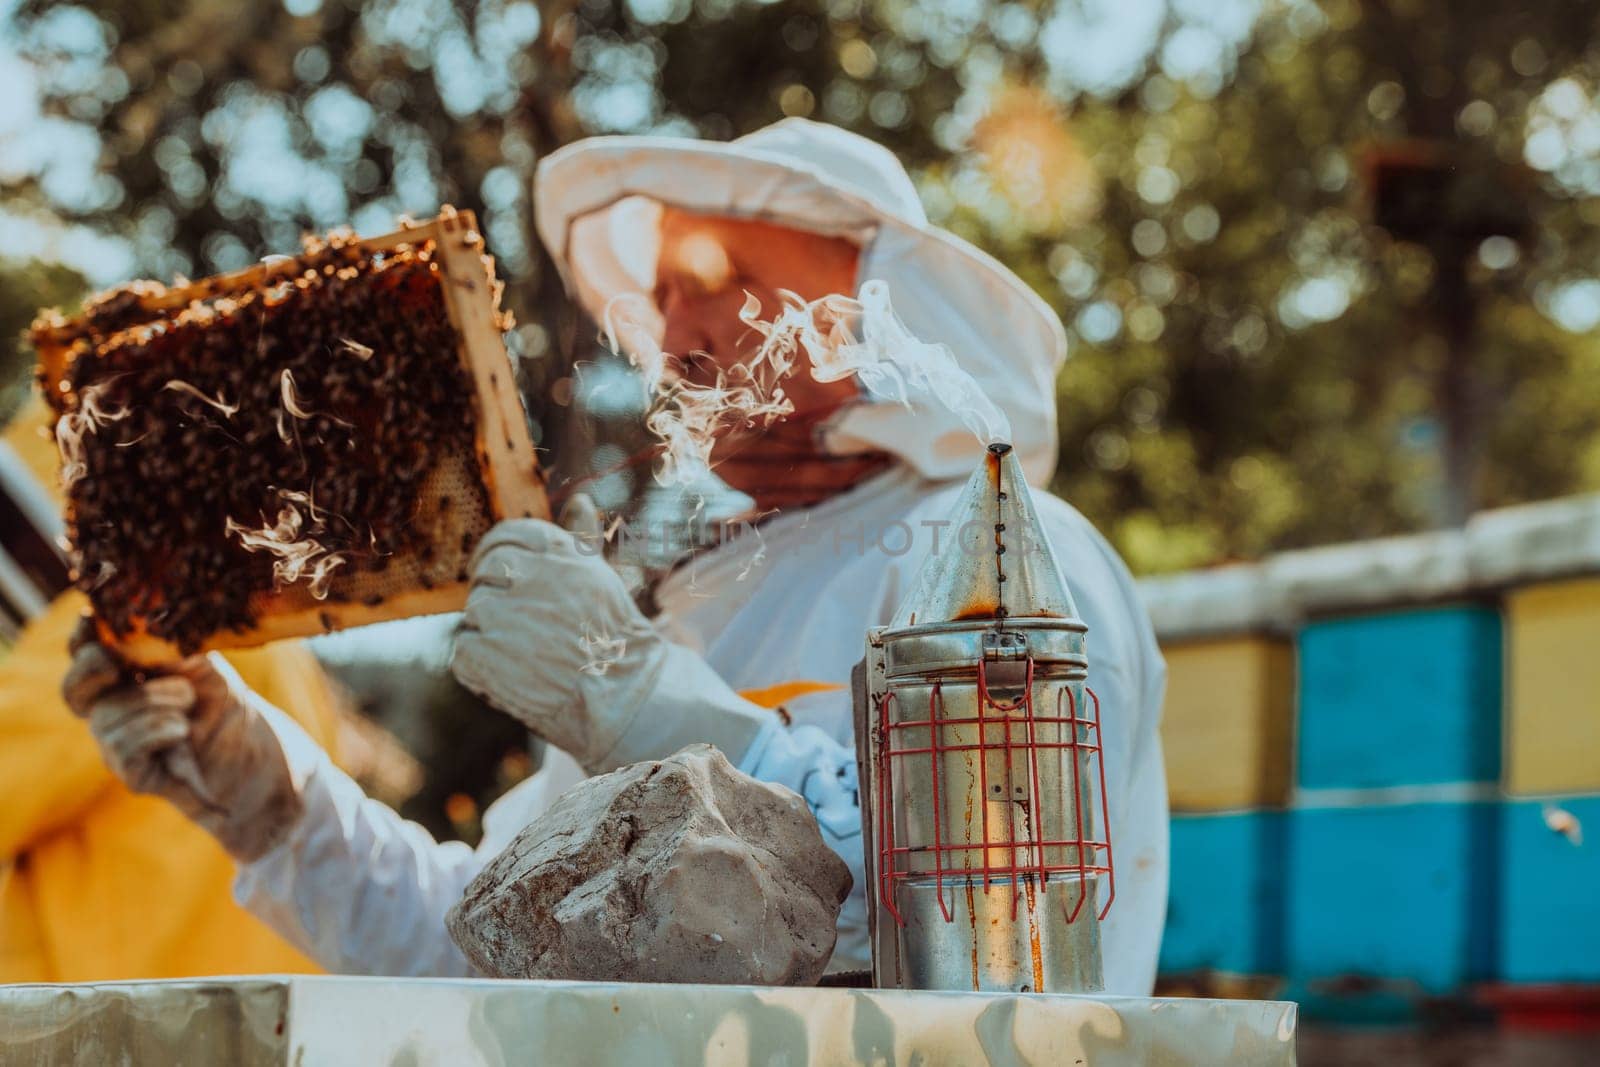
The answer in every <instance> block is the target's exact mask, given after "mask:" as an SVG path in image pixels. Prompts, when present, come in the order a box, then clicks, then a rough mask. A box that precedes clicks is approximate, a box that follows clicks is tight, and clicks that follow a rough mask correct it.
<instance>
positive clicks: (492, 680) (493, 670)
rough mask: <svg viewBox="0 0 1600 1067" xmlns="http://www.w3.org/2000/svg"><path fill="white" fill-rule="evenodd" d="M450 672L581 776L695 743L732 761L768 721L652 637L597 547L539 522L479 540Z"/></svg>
mask: <svg viewBox="0 0 1600 1067" xmlns="http://www.w3.org/2000/svg"><path fill="white" fill-rule="evenodd" d="M450 669H451V671H453V672H454V674H455V676H456V680H457V681H459V682H460V683H461V684H462V685H464V686H466V688H467V689H469V690H471V691H472V692H473V693H476V694H477V695H478V696H480V697H482V698H483V699H484V700H486V701H488V702H489V703H490V704H493V705H494V706H495V707H497V708H499V709H500V710H502V711H504V712H506V713H507V714H509V715H511V716H513V717H515V718H516V719H518V720H520V721H521V722H522V723H523V724H524V725H526V726H527V727H528V729H530V730H532V731H533V732H534V733H536V734H538V735H539V736H540V737H543V738H544V739H545V740H547V741H549V742H550V743H551V744H553V745H556V746H558V747H560V748H563V749H565V750H566V751H567V752H569V753H571V754H572V756H573V757H574V758H575V759H576V760H577V761H578V763H579V764H581V765H582V766H583V768H584V770H586V771H587V772H589V773H590V774H603V773H605V772H606V771H610V770H614V769H616V768H617V767H622V766H626V765H627V764H629V763H636V762H638V761H639V760H643V759H663V758H665V757H667V756H669V755H671V754H672V753H674V752H676V751H678V749H680V748H682V747H683V746H684V745H687V744H692V743H695V742H706V743H708V744H712V745H715V746H717V747H718V748H720V749H722V751H723V753H724V754H725V755H726V756H727V757H728V759H729V760H730V761H732V762H734V763H736V764H737V763H738V761H739V760H740V759H741V758H742V757H743V755H744V753H745V752H746V751H747V750H748V749H749V748H750V745H751V743H752V742H754V740H755V739H756V736H757V735H758V734H759V733H760V732H761V728H762V727H763V726H766V725H768V724H769V723H770V722H771V719H772V716H771V713H770V712H767V711H765V710H763V709H762V708H759V707H757V706H756V705H754V704H751V703H750V702H749V701H747V700H744V699H743V698H741V697H740V696H739V695H738V694H736V693H734V692H733V690H731V689H729V688H728V686H727V683H725V682H724V681H723V680H722V679H721V678H720V677H718V675H717V673H716V672H715V671H713V670H712V669H711V667H710V666H709V665H708V664H707V663H706V662H705V661H704V660H703V659H701V658H700V657H699V656H698V655H696V654H695V653H693V652H691V651H689V650H688V649H686V648H683V647H681V646H679V645H674V644H672V643H670V642H668V641H665V640H663V639H662V638H661V636H660V634H658V633H657V632H656V629H655V627H654V626H652V625H651V624H650V621H649V620H648V619H646V618H645V617H644V615H643V614H641V613H640V611H639V609H638V608H637V607H636V606H634V603H633V598H632V597H630V596H629V595H628V591H627V589H626V588H625V587H624V586H623V584H622V579H620V578H619V577H617V575H616V573H615V572H614V571H612V569H611V568H610V567H609V566H608V565H607V564H606V562H605V560H604V559H602V558H601V556H600V551H599V547H598V544H597V541H595V540H588V541H585V542H584V543H580V542H579V541H578V540H576V539H575V538H574V537H573V536H572V535H571V534H569V533H567V532H566V531H565V530H562V529H561V528H560V527H558V526H555V525H553V524H551V523H548V522H541V521H540V520H538V519H509V520H507V521H505V522H502V523H500V524H498V525H497V526H495V527H494V529H492V530H490V531H489V532H488V534H486V535H485V536H484V538H483V540H482V541H481V542H480V543H479V545H478V549H477V552H476V553H475V554H474V556H473V560H472V591H471V593H470V594H469V595H468V598H467V606H466V611H465V612H464V613H463V615H462V621H461V627H460V629H459V631H458V632H457V634H456V642H455V652H454V655H453V656H452V658H451V660H450Z"/></svg>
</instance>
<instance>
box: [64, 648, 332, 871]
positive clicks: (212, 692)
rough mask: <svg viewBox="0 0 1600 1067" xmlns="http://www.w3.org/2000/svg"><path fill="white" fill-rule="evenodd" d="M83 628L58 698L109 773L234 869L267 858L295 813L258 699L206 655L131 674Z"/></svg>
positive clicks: (284, 766) (284, 764) (295, 799)
mask: <svg viewBox="0 0 1600 1067" xmlns="http://www.w3.org/2000/svg"><path fill="white" fill-rule="evenodd" d="M84 623H85V624H84V625H80V626H79V628H78V632H77V633H75V634H74V635H73V639H72V645H73V653H72V664H71V666H70V667H69V668H68V670H67V674H66V677H65V678H64V679H63V680H62V683H61V694H62V696H63V697H64V698H65V700H66V702H67V706H68V707H70V708H71V709H72V710H73V711H74V712H75V713H77V714H78V715H79V716H81V717H83V718H84V719H87V720H88V723H89V729H90V730H91V731H92V732H93V734H94V739H95V741H96V742H97V743H98V744H99V746H100V753H101V755H102V756H103V757H104V759H105V761H106V765H107V766H108V767H110V768H111V771H112V773H114V774H115V775H116V776H117V777H118V778H120V779H122V781H123V782H124V783H125V784H126V785H127V786H128V788H129V789H132V790H133V791H134V792H135V793H150V794H154V795H156V796H160V797H165V798H166V799H167V800H169V801H171V802H172V803H173V804H175V805H176V806H177V807H178V809H179V810H181V811H182V812H183V813H184V814H185V815H187V816H189V818H190V819H192V820H194V822H196V823H197V824H199V825H200V826H201V827H202V828H204V829H205V830H206V831H207V832H209V833H210V834H211V835H212V836H213V837H215V838H216V839H217V840H218V841H219V842H221V843H222V847H223V848H225V849H226V850H227V851H228V852H229V854H231V855H232V856H233V857H234V858H235V859H237V860H238V861H239V862H241V863H248V862H250V861H251V860H254V859H257V858H259V857H261V856H263V855H265V854H266V853H267V852H269V851H271V849H272V847H273V846H274V845H275V844H277V843H278V842H279V841H281V840H282V839H283V838H284V837H285V836H287V835H288V833H289V831H290V830H291V829H292V828H293V827H294V824H295V822H296V820H297V819H298V818H299V816H300V809H301V803H300V794H299V791H298V790H297V789H296V788H295V785H294V781H293V778H292V777H291V775H290V773H289V764H288V761H287V760H286V759H285V757H284V753H283V747H282V745H281V744H279V742H278V737H277V735H276V734H275V733H273V731H272V728H271V727H270V726H268V725H267V722H266V719H265V718H264V717H263V716H262V713H261V712H260V711H259V710H258V708H257V707H256V706H255V705H256V702H257V701H259V700H260V698H259V697H258V696H256V694H255V693H253V692H251V691H250V690H249V689H248V688H247V687H246V686H245V684H244V683H243V682H242V681H240V679H239V676H238V675H237V674H235V673H234V671H233V668H231V667H229V666H228V664H227V663H226V662H224V661H223V660H222V659H221V657H218V656H215V655H212V656H194V657H191V658H189V659H186V660H183V661H181V662H179V663H175V664H172V665H171V666H169V667H164V668H160V669H158V670H144V671H135V670H133V669H132V668H130V667H129V666H128V665H127V664H125V663H123V662H122V661H121V660H119V659H118V658H117V656H116V654H115V653H114V652H112V651H111V650H110V649H108V648H107V647H106V646H105V645H102V644H100V643H99V642H98V641H97V640H95V638H94V627H93V625H92V624H91V623H89V620H87V619H86V620H84Z"/></svg>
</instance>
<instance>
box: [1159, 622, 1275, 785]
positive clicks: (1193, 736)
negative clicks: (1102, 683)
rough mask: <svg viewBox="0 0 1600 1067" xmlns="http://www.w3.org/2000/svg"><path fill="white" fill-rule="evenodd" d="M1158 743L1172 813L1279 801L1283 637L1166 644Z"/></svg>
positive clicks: (1251, 637)
mask: <svg viewBox="0 0 1600 1067" xmlns="http://www.w3.org/2000/svg"><path fill="white" fill-rule="evenodd" d="M1161 652H1162V655H1163V656H1165V657H1166V660H1167V695H1166V703H1165V706H1164V708H1163V709H1162V714H1161V749H1162V752H1163V753H1164V754H1165V755H1166V761H1167V793H1168V798H1169V801H1170V803H1171V806H1172V810H1173V811H1175V812H1201V811H1237V810H1243V809H1250V808H1260V807H1274V806H1282V805H1283V804H1284V803H1285V802H1286V801H1287V800H1288V796H1289V781H1290V777H1291V775H1290V763H1291V742H1290V739H1291V735H1292V733H1293V725H1294V724H1293V709H1294V663H1293V650H1292V649H1291V648H1290V646H1289V643H1288V642H1287V641H1284V640H1282V639H1279V638H1276V637H1268V636H1262V635H1248V636H1238V637H1225V638H1210V639H1205V640H1198V641H1183V642H1173V643H1169V644H1167V645H1164V646H1163V647H1162V649H1161Z"/></svg>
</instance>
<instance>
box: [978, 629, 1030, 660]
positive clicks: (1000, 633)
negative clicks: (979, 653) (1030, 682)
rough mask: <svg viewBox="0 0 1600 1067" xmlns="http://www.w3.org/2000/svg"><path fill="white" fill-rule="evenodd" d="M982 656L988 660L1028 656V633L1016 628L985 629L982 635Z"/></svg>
mask: <svg viewBox="0 0 1600 1067" xmlns="http://www.w3.org/2000/svg"><path fill="white" fill-rule="evenodd" d="M983 658H984V659H986V660H989V661H990V662H996V661H1000V660H1021V659H1027V658H1028V635H1027V634H1024V633H1019V632H1018V631H1016V630H987V631H985V632H984V635H983Z"/></svg>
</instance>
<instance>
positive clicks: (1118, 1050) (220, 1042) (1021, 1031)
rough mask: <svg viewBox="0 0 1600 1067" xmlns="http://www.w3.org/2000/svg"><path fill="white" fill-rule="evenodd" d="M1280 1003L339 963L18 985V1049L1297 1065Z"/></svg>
mask: <svg viewBox="0 0 1600 1067" xmlns="http://www.w3.org/2000/svg"><path fill="white" fill-rule="evenodd" d="M1295 1023H1296V1008H1295V1005H1293V1004H1290V1003H1284V1002H1277V1001H1244V1000H1190V999H1147V998H1140V997H1109V996H1106V997H1102V996H1093V997H1090V996H1049V995H1039V994H1008V995H985V994H975V993H922V992H900V991H882V990H873V989H766V988H755V987H747V986H696V985H634V984H620V983H619V984H612V983H590V982H509V981H481V980H460V981H457V980H433V979H394V978H339V977H302V976H294V977H254V978H207V979H193V980H182V981H163V982H106V983H97V984H83V985H14V986H0V1063H3V1064H5V1065H6V1067H10V1065H11V1064H29V1065H33V1064H41V1065H42V1064H88V1063H92V1064H140V1065H142V1064H162V1065H166V1064H238V1065H240V1067H256V1065H261V1067H279V1065H293V1067H316V1065H321V1064H337V1065H340V1067H344V1065H347V1064H369V1063H384V1064H405V1065H420V1064H434V1063H438V1064H450V1065H456V1064H463V1065H465V1064H485V1065H500V1064H547V1063H548V1064H575V1063H583V1064H592V1063H593V1064H598V1063H616V1064H630V1065H631V1064H784V1065H786V1067H795V1065H799V1064H830V1065H831V1064H848V1063H868V1064H927V1065H933V1064H961V1065H967V1064H982V1063H990V1064H1077V1063H1081V1064H1095V1065H1112V1064H1140V1065H1153V1064H1216V1063H1229V1064H1240V1065H1251V1064H1259V1065H1263V1067H1265V1065H1269V1064H1271V1065H1277V1064H1293V1063H1294V1062H1295V1053H1294V1038H1295Z"/></svg>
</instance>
